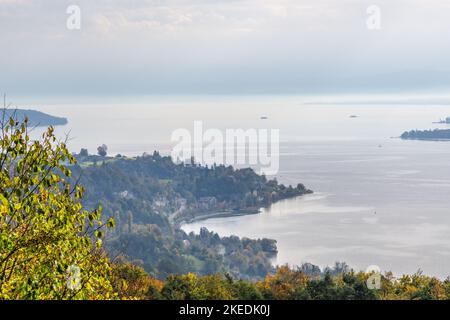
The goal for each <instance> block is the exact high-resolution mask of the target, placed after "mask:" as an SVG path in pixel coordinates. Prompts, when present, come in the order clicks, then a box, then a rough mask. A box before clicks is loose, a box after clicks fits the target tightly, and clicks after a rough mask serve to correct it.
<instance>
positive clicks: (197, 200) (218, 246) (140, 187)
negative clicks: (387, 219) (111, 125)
mask: <svg viewBox="0 0 450 320" xmlns="http://www.w3.org/2000/svg"><path fill="white" fill-rule="evenodd" d="M77 158H78V160H79V162H78V163H79V165H77V166H73V167H72V171H73V181H74V182H75V181H78V183H80V184H81V185H83V186H84V187H85V188H86V190H87V192H86V195H85V200H84V204H85V205H86V206H87V207H88V208H95V207H96V206H99V205H101V206H102V207H103V209H104V211H105V212H109V213H111V215H112V216H113V217H114V219H115V221H116V228H115V230H114V231H110V232H108V234H107V238H106V245H107V246H106V247H107V249H108V251H109V252H110V254H111V255H112V256H121V255H123V256H125V257H126V258H127V259H128V260H131V261H134V262H135V263H137V264H139V265H142V266H143V267H144V269H145V270H146V271H147V272H149V273H151V274H152V275H154V276H156V277H158V278H164V277H166V276H167V275H169V274H171V273H186V272H196V273H199V274H204V275H206V274H211V273H216V272H229V273H230V274H232V275H233V276H236V277H241V278H248V279H252V278H261V277H264V276H265V275H266V274H267V273H268V272H270V271H272V270H273V266H272V263H271V259H272V258H274V257H275V256H276V254H277V248H276V241H275V240H270V239H259V240H251V239H247V238H243V239H239V238H238V237H235V236H232V237H223V238H221V237H219V236H218V235H217V234H215V233H213V232H209V231H208V230H202V231H201V232H200V234H198V235H195V234H186V233H185V232H184V231H182V230H181V229H180V228H179V226H180V224H181V223H182V222H183V221H189V220H191V219H195V218H198V217H207V216H209V215H213V214H221V215H233V214H250V213H257V212H258V210H259V208H260V207H263V206H268V205H270V204H271V203H273V202H275V201H278V200H281V199H285V198H289V197H295V196H300V195H304V194H307V193H311V191H310V190H308V189H306V188H305V187H304V186H303V185H302V184H298V185H297V186H296V187H291V186H288V187H286V186H284V185H282V184H279V183H278V182H277V181H276V180H267V179H266V177H264V176H260V175H257V174H256V173H255V172H254V171H253V170H252V169H240V170H236V169H234V168H232V167H230V166H228V167H226V166H221V165H220V166H212V167H210V168H208V167H203V166H199V165H196V164H194V163H190V164H175V163H174V162H172V160H171V158H170V157H163V156H161V155H160V154H159V153H157V152H154V153H153V154H152V155H143V156H141V157H137V158H133V159H130V158H125V157H120V156H119V157H114V158H113V157H104V156H103V157H102V156H92V155H86V153H84V154H79V155H77Z"/></svg>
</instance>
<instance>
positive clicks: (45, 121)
mask: <svg viewBox="0 0 450 320" xmlns="http://www.w3.org/2000/svg"><path fill="white" fill-rule="evenodd" d="M1 116H2V117H3V116H4V118H6V119H7V118H9V117H13V118H15V119H17V120H19V121H22V120H23V119H25V117H26V118H28V124H29V125H30V126H32V127H47V126H62V125H65V124H67V119H66V118H63V117H55V116H52V115H49V114H47V113H44V112H41V111H36V110H26V109H3V110H2V112H1Z"/></svg>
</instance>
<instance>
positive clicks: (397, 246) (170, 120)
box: [21, 97, 450, 278]
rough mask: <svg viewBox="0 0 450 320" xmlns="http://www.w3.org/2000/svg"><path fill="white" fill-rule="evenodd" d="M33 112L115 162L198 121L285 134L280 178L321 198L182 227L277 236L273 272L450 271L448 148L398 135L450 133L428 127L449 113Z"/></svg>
mask: <svg viewBox="0 0 450 320" xmlns="http://www.w3.org/2000/svg"><path fill="white" fill-rule="evenodd" d="M66 101H70V100H66ZM21 107H22V105H21ZM30 107H33V108H35V109H38V110H42V111H45V112H48V113H50V114H53V115H58V116H65V117H67V118H68V120H69V124H68V125H67V126H64V127H58V128H57V130H56V131H57V133H58V135H60V136H63V135H64V133H68V132H69V131H70V137H71V140H70V141H69V147H70V148H71V150H72V151H79V149H80V148H82V147H87V148H88V149H89V151H90V152H91V153H94V152H95V151H96V147H97V146H98V145H100V144H102V143H105V144H107V145H108V147H109V153H110V154H111V155H115V154H117V153H121V154H125V155H138V154H142V153H143V152H152V151H153V150H160V151H162V153H164V154H168V153H169V151H170V148H171V143H170V135H171V133H172V131H173V130H175V129H177V128H186V129H189V130H193V123H194V121H195V120H201V121H203V124H204V127H205V129H208V128H218V129H221V130H224V129H226V128H242V129H249V128H269V129H270V128H274V129H280V139H281V147H280V151H281V159H280V171H279V174H278V175H277V178H278V180H279V181H280V182H282V183H285V184H297V183H298V182H301V183H303V184H305V185H306V186H307V187H308V188H311V189H313V190H314V191H315V193H314V194H313V195H309V196H305V197H300V198H296V199H291V200H285V201H281V202H279V203H276V204H274V205H272V207H270V208H267V209H264V210H263V211H262V213H261V214H258V215H249V216H241V217H228V218H215V219H210V220H206V221H201V222H198V223H194V224H190V225H185V226H184V227H183V228H184V229H185V230H186V231H198V230H199V228H200V227H203V226H204V227H207V228H208V229H210V230H214V231H216V232H218V233H219V234H220V235H230V234H235V235H238V236H245V237H250V238H260V237H268V238H273V239H276V240H277V241H278V249H279V254H278V258H277V263H278V264H283V263H289V264H297V265H298V264H301V263H302V262H311V263H314V264H318V265H320V266H326V265H332V264H333V263H334V262H335V261H345V262H347V263H348V264H349V265H350V266H352V267H354V268H356V269H363V270H364V269H366V268H367V267H368V266H369V265H378V266H379V267H380V268H381V269H382V270H391V271H393V272H394V273H395V274H396V275H398V274H401V273H413V272H415V271H417V270H418V269H419V268H420V269H422V270H423V271H424V272H425V273H426V274H430V275H435V276H439V277H442V278H444V277H446V276H448V275H450V271H449V270H448V268H447V267H446V266H448V265H449V264H450V197H449V194H450V142H432V141H402V140H400V139H396V138H394V139H393V138H392V137H398V136H399V135H400V134H401V133H402V132H403V131H405V130H411V129H432V128H446V125H439V124H432V122H433V121H437V120H439V119H440V118H444V117H446V116H450V106H447V105H423V104H422V105H401V104H390V105H389V104H384V105H374V104H369V105H362V104H354V103H352V104H342V103H340V104H337V105H333V104H314V103H305V101H301V100H299V99H297V98H295V97H251V98H250V97H234V98H221V99H215V98H213V97H210V98H202V99H193V98H192V99H182V98H179V99H168V98H167V99H166V98H153V99H135V100H134V102H127V101H123V102H120V101H119V102H115V101H112V103H104V102H99V101H93V102H86V101H84V102H79V103H78V102H73V103H71V104H68V103H60V102H53V103H47V102H45V100H43V102H42V105H41V106H35V105H34V104H33V105H30ZM351 115H357V116H358V117H357V118H351V117H350V116H351ZM261 116H265V117H267V120H261V119H260V118H261ZM449 129H450V126H449ZM39 132H40V129H38V130H36V131H35V134H37V133H39Z"/></svg>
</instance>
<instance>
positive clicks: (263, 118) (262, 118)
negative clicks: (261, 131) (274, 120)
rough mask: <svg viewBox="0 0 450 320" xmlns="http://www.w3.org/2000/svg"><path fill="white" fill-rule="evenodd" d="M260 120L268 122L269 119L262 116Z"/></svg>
mask: <svg viewBox="0 0 450 320" xmlns="http://www.w3.org/2000/svg"><path fill="white" fill-rule="evenodd" d="M260 119H261V120H267V119H268V118H267V117H266V116H262V117H261V118H260Z"/></svg>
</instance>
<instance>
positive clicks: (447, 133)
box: [400, 129, 450, 141]
mask: <svg viewBox="0 0 450 320" xmlns="http://www.w3.org/2000/svg"><path fill="white" fill-rule="evenodd" d="M400 138H402V139H404V140H434V141H447V140H448V141H450V129H434V130H412V131H406V132H404V133H403V134H402V135H401V136H400Z"/></svg>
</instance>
